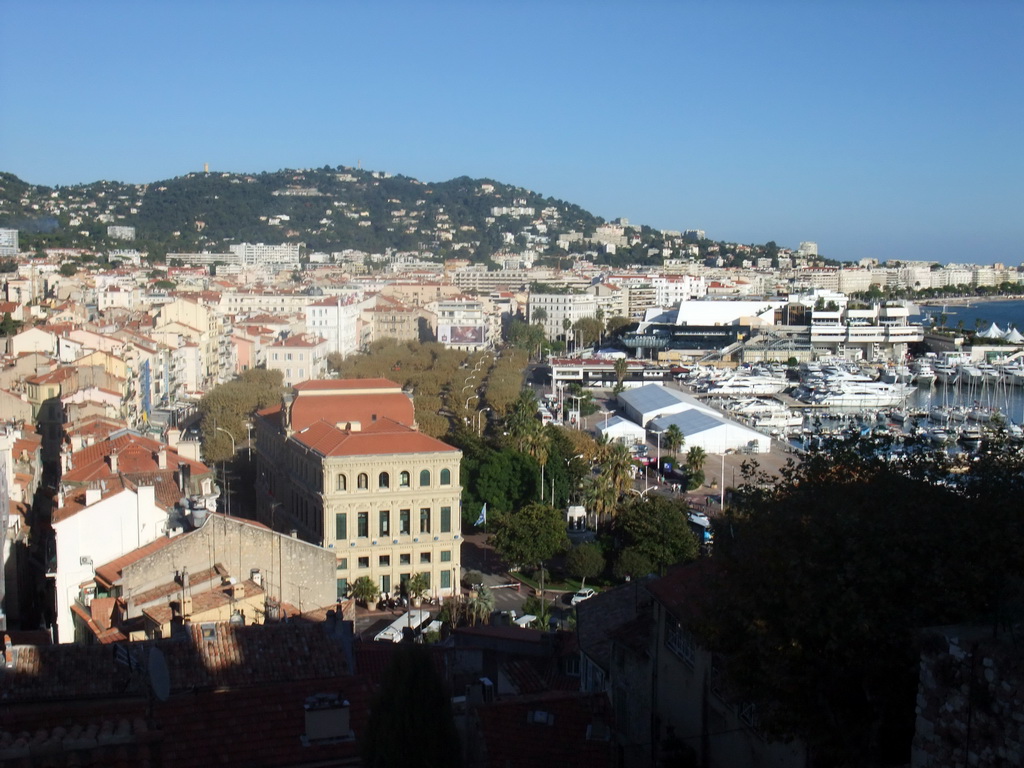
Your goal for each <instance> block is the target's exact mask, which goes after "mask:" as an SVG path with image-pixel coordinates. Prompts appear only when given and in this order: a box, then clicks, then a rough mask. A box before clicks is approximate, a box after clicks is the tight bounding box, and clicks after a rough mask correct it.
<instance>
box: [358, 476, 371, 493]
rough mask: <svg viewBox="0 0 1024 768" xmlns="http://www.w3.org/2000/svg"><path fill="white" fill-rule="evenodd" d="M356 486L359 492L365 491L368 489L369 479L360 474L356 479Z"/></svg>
mask: <svg viewBox="0 0 1024 768" xmlns="http://www.w3.org/2000/svg"><path fill="white" fill-rule="evenodd" d="M356 485H357V486H359V490H361V491H365V490H366V489H367V488H369V487H370V478H369V476H368V475H367V474H366V473H365V472H360V473H359V477H357V478H356Z"/></svg>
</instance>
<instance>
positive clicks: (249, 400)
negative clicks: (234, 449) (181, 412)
mask: <svg viewBox="0 0 1024 768" xmlns="http://www.w3.org/2000/svg"><path fill="white" fill-rule="evenodd" d="M281 382H282V374H281V372H280V371H268V370H265V369H262V368H253V369H251V370H248V371H245V372H243V373H242V374H241V375H240V376H239V377H238V378H236V379H233V380H231V381H229V382H226V383H224V384H220V385H218V386H216V387H214V388H213V389H211V390H210V391H209V392H207V393H206V394H205V395H203V398H202V400H200V401H199V413H201V414H202V417H203V456H204V457H205V458H206V459H207V460H208V461H224V460H225V459H228V458H230V457H231V439H230V438H229V437H228V436H227V435H225V434H224V433H223V432H221V431H220V429H225V430H227V431H228V432H229V433H231V436H232V437H233V438H234V439H235V444H236V445H237V444H238V443H240V442H241V441H242V440H244V439H246V438H247V437H248V429H247V428H246V422H247V421H248V420H249V418H250V417H251V416H252V414H253V412H254V411H257V410H260V409H262V408H268V407H269V406H271V405H274V404H275V403H278V402H280V400H281V393H282V387H281Z"/></svg>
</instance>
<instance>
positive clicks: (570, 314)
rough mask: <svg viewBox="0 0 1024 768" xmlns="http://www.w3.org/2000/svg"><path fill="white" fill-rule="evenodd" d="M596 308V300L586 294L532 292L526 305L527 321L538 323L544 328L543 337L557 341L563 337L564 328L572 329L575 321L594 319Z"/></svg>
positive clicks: (564, 334) (564, 333)
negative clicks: (587, 318)
mask: <svg viewBox="0 0 1024 768" xmlns="http://www.w3.org/2000/svg"><path fill="white" fill-rule="evenodd" d="M597 307H598V303H597V298H596V297H595V296H592V295H590V294H586V293H536V292H534V293H531V294H530V303H529V304H528V312H529V321H530V323H536V322H540V323H541V325H542V326H543V327H544V335H545V336H546V337H547V338H549V339H557V338H561V337H565V336H566V333H567V332H566V328H567V327H568V328H572V326H573V324H575V323H576V321H577V320H580V319H581V318H584V317H596V316H597ZM538 318H543V320H539V319H538ZM567 321H568V326H567V325H566V322H567Z"/></svg>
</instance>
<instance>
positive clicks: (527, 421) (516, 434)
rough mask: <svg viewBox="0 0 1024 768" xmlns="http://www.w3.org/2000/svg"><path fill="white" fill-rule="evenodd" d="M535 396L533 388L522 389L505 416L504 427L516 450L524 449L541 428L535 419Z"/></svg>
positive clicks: (536, 406)
mask: <svg viewBox="0 0 1024 768" xmlns="http://www.w3.org/2000/svg"><path fill="white" fill-rule="evenodd" d="M537 408H538V405H537V396H536V395H535V394H534V393H533V390H530V389H524V390H523V391H522V392H520V393H519V397H518V398H516V400H515V402H514V403H512V406H511V407H510V408H509V412H508V415H507V416H506V417H505V428H506V429H507V430H508V435H509V437H510V438H511V439H512V443H513V445H514V446H515V447H516V450H518V451H524V452H525V451H526V446H527V444H528V443H530V441H531V439H533V436H534V435H536V433H538V432H539V431H540V429H541V423H540V421H538V420H537Z"/></svg>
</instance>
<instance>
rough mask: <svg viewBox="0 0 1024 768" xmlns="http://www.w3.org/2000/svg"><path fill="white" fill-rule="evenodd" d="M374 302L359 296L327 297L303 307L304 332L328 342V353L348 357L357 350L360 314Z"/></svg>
mask: <svg viewBox="0 0 1024 768" xmlns="http://www.w3.org/2000/svg"><path fill="white" fill-rule="evenodd" d="M372 304H373V299H363V298H362V297H361V296H357V295H354V294H350V295H348V296H327V297H324V298H321V299H318V300H317V301H314V302H311V303H309V304H307V305H306V306H305V307H303V314H304V315H305V318H306V330H307V331H308V332H309V333H314V334H316V335H318V336H322V337H323V338H324V339H326V341H327V354H331V353H336V354H339V355H341V356H342V357H348V356H349V355H351V354H354V353H355V352H357V351H359V324H360V321H359V314H360V312H361V311H362V310H363V309H364V308H366V307H368V306H372Z"/></svg>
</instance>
